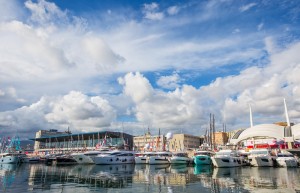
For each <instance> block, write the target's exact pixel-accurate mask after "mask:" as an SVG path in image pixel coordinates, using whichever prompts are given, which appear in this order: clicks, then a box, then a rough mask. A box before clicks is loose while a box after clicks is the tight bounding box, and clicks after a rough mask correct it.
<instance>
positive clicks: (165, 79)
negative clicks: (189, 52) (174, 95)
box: [156, 73, 181, 89]
mask: <svg viewBox="0 0 300 193" xmlns="http://www.w3.org/2000/svg"><path fill="white" fill-rule="evenodd" d="M180 82H181V80H180V76H179V75H178V74H177V73H174V74H172V75H171V76H161V77H160V78H159V79H158V80H157V81H156V84H157V85H158V86H160V87H162V88H166V89H175V88H177V87H179V85H180V84H179V83H180Z"/></svg>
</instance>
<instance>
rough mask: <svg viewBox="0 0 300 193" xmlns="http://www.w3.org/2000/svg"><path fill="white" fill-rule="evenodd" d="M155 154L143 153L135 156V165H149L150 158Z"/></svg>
mask: <svg viewBox="0 0 300 193" xmlns="http://www.w3.org/2000/svg"><path fill="white" fill-rule="evenodd" d="M154 155H155V154H154V153H153V152H143V153H137V154H135V158H134V162H135V164H147V163H148V161H149V160H148V157H150V156H154Z"/></svg>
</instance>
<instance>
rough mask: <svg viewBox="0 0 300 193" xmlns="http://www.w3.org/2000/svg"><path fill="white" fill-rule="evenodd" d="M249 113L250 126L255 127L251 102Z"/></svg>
mask: <svg viewBox="0 0 300 193" xmlns="http://www.w3.org/2000/svg"><path fill="white" fill-rule="evenodd" d="M249 113H250V127H253V119H252V109H251V105H250V104H249Z"/></svg>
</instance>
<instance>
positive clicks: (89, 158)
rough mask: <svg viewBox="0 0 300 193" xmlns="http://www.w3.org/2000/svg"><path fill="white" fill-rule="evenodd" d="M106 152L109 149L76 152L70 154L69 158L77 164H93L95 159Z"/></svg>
mask: <svg viewBox="0 0 300 193" xmlns="http://www.w3.org/2000/svg"><path fill="white" fill-rule="evenodd" d="M108 151H109V149H103V150H94V151H86V152H78V153H72V154H71V156H72V157H73V158H74V159H75V160H76V162H77V163H78V164H95V161H94V160H95V157H96V156H97V155H100V154H102V153H105V152H108Z"/></svg>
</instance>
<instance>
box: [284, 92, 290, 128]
mask: <svg viewBox="0 0 300 193" xmlns="http://www.w3.org/2000/svg"><path fill="white" fill-rule="evenodd" d="M283 103H284V111H285V118H286V123H287V126H291V123H290V119H289V115H288V111H287V106H286V102H285V98H283Z"/></svg>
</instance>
